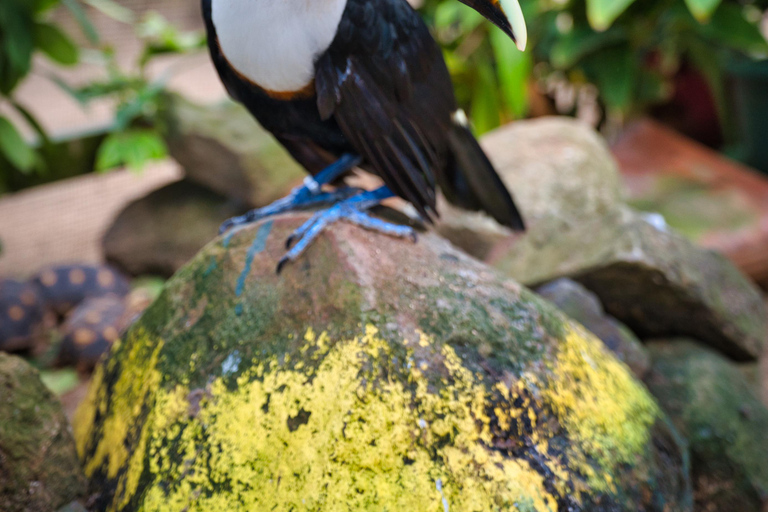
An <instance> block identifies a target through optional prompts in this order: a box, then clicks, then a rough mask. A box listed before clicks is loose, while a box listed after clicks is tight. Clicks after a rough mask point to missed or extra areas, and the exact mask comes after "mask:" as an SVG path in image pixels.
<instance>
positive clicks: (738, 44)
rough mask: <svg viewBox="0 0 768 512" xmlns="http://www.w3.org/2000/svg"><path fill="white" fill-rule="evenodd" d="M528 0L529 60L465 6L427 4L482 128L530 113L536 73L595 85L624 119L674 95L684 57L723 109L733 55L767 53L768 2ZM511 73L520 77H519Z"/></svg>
mask: <svg viewBox="0 0 768 512" xmlns="http://www.w3.org/2000/svg"><path fill="white" fill-rule="evenodd" d="M521 3H522V7H523V12H524V13H525V15H526V19H527V22H528V25H529V39H530V43H529V48H531V50H529V52H526V53H527V55H526V56H521V55H519V54H515V53H514V51H512V50H511V49H513V48H514V46H513V45H512V44H511V42H508V43H507V44H506V45H505V44H503V43H502V42H500V39H503V38H501V37H500V33H499V31H497V30H496V29H495V28H492V27H489V24H487V23H480V19H479V16H478V15H476V14H475V13H473V12H471V11H470V10H469V9H467V8H465V7H463V6H457V2H454V1H452V0H444V1H441V0H427V2H426V3H425V5H424V7H423V10H424V12H425V14H426V15H427V16H429V17H432V18H433V21H434V23H435V26H436V27H437V28H436V30H437V37H438V39H439V40H440V41H441V42H442V43H443V44H445V45H446V48H447V61H448V63H449V67H450V69H451V72H452V74H453V76H454V78H455V80H456V81H457V92H458V98H459V101H460V103H461V104H462V106H464V107H467V108H469V109H470V110H471V113H472V118H473V120H474V122H475V124H476V127H477V129H478V131H481V132H482V131H485V130H487V129H490V128H493V127H494V126H496V125H497V124H498V123H499V122H503V121H504V120H506V119H509V118H519V117H522V115H523V114H524V113H525V111H526V108H527V105H528V95H529V91H528V89H527V87H526V86H527V84H529V83H530V81H531V79H532V78H533V71H532V70H534V69H536V70H537V75H538V76H537V77H539V78H540V77H542V76H543V77H547V76H550V75H552V74H554V73H557V74H560V75H562V76H565V77H566V78H567V80H568V81H569V82H570V83H571V84H576V85H578V84H586V83H591V84H594V85H595V86H596V87H597V89H598V91H599V97H600V101H601V103H602V105H603V106H604V107H605V109H606V110H607V113H608V114H609V115H611V116H614V117H617V118H623V117H625V116H627V115H631V114H634V113H637V112H639V111H642V110H643V109H644V108H645V107H647V106H648V105H651V104H653V103H656V102H660V101H663V100H664V99H666V98H667V97H668V95H669V94H670V92H671V91H672V80H673V79H674V76H675V74H676V72H677V71H678V70H679V69H680V66H681V65H682V64H683V63H685V62H688V63H689V64H691V65H693V66H694V67H695V68H696V69H697V70H698V71H699V72H700V73H701V74H702V75H703V76H705V77H706V78H707V80H708V82H709V84H710V86H711V88H712V90H713V93H714V95H715V97H716V100H717V101H718V103H719V105H720V106H721V107H722V104H723V96H724V91H723V86H722V83H723V80H722V73H723V67H724V66H723V63H724V61H725V60H726V59H728V58H730V55H731V53H729V52H737V53H740V54H744V55H747V56H750V57H753V58H759V57H764V56H765V55H766V54H768V44H767V43H766V41H765V39H764V38H763V37H762V35H761V34H760V32H759V29H758V21H759V17H760V13H761V11H760V10H761V9H764V8H766V5H765V4H766V2H765V1H764V0H747V3H743V2H736V1H735V0H645V1H639V0H521ZM507 52H511V54H510V53H507ZM533 63H536V66H535V68H534V65H533ZM510 70H514V73H516V75H515V76H514V79H513V80H510V76H509V74H510ZM468 90H471V91H474V92H473V94H471V95H470V94H468V93H467V91H468ZM497 108H498V109H500V112H499V113H498V114H495V112H496V110H497Z"/></svg>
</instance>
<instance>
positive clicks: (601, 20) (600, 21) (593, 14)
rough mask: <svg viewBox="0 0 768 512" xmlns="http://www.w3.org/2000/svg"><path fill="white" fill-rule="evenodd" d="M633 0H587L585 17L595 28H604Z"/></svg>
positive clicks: (633, 0) (601, 29)
mask: <svg viewBox="0 0 768 512" xmlns="http://www.w3.org/2000/svg"><path fill="white" fill-rule="evenodd" d="M634 2H635V0H587V19H589V24H590V25H592V28H594V29H595V30H600V31H603V30H606V29H607V28H608V27H610V26H611V25H612V24H613V22H614V21H615V20H616V18H618V17H619V16H620V15H621V13H623V12H624V11H625V10H626V9H627V7H629V6H630V5H632V4H633V3H634Z"/></svg>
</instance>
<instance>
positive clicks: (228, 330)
mask: <svg viewBox="0 0 768 512" xmlns="http://www.w3.org/2000/svg"><path fill="white" fill-rule="evenodd" d="M306 218H307V217H306V215H291V216H283V217H278V218H275V219H273V220H269V221H266V222H263V223H261V224H258V225H256V226H252V227H249V228H247V229H243V230H241V231H238V232H236V233H234V234H229V235H228V236H226V237H224V238H220V239H218V240H216V241H214V242H212V243H211V244H210V245H208V246H207V247H206V248H205V249H204V250H203V251H202V252H201V253H200V254H198V255H197V256H196V257H195V258H194V259H193V260H192V261H191V262H190V263H189V264H188V265H187V266H185V267H184V268H183V269H181V270H180V271H179V272H178V273H177V274H176V276H175V277H174V278H173V279H172V280H171V281H170V282H169V283H168V285H167V287H166V289H165V291H164V292H163V294H162V295H161V296H160V297H159V299H158V300H157V301H156V302H155V303H154V304H153V305H152V306H151V307H150V308H149V309H148V310H147V311H146V312H145V313H144V315H143V317H142V318H141V319H140V320H139V321H138V322H137V323H135V324H134V325H133V326H132V327H131V329H130V330H129V331H128V333H127V334H126V337H125V338H124V339H123V340H122V341H120V342H119V343H118V344H117V345H116V346H115V348H114V349H113V351H112V353H111V355H110V357H109V359H108V360H107V361H106V363H104V364H103V365H101V366H99V367H98V368H97V371H96V373H95V375H94V383H95V384H94V385H93V386H92V388H91V390H90V393H89V396H88V398H87V399H86V400H85V402H84V404H83V406H82V407H81V408H80V410H79V411H78V414H77V417H76V420H75V425H76V427H75V429H76V439H77V442H78V449H79V452H80V454H81V455H82V457H83V460H84V463H85V468H86V474H87V475H88V477H89V478H90V482H91V489H92V490H93V491H98V492H100V493H101V494H100V498H99V499H98V500H97V501H96V503H95V509H96V510H104V509H107V508H109V509H110V510H137V511H143V510H157V509H158V507H160V506H161V505H162V507H163V509H164V510H168V511H174V510H178V511H181V510H186V511H190V512H191V511H195V510H201V511H202V510H233V509H237V508H243V507H245V508H250V509H254V510H296V511H299V510H339V509H350V510H424V511H434V512H442V511H443V510H445V508H446V507H448V508H449V509H450V510H462V511H463V510H467V511H468V510H474V511H482V510H500V509H501V510H511V511H514V510H517V511H545V510H549V511H551V510H571V511H580V510H590V511H601V510H603V511H609V510H610V511H619V510H632V511H637V510H644V511H662V510H663V511H667V512H668V511H677V510H690V503H691V496H690V492H689V482H688V480H687V468H688V466H687V456H686V454H685V452H683V451H682V450H681V448H680V445H679V444H678V441H677V437H676V434H675V433H674V431H673V430H670V428H671V427H670V426H669V425H670V424H669V423H668V421H667V420H666V419H665V417H664V416H663V414H662V413H661V412H660V411H659V409H658V408H657V406H656V404H655V403H654V401H653V400H652V398H651V397H650V395H648V393H647V392H646V390H645V388H644V387H643V386H642V385H641V384H640V383H638V382H637V381H636V380H634V378H633V377H632V376H631V375H630V373H629V372H628V371H627V369H626V367H625V366H624V365H622V364H620V363H619V362H618V361H617V360H616V359H615V358H614V357H613V356H612V355H611V354H610V352H609V351H607V350H606V349H605V348H604V347H603V345H602V343H600V341H599V340H597V339H596V338H594V337H593V336H592V335H590V334H589V333H588V332H587V331H585V330H584V329H583V328H581V327H580V326H578V325H576V324H574V323H572V322H570V321H569V320H568V319H567V318H566V317H565V316H563V315H562V313H560V312H559V311H557V310H556V309H555V308H553V307H552V306H550V305H549V304H547V303H546V302H545V301H543V300H541V299H539V298H538V297H536V296H535V295H534V294H532V293H531V292H528V291H527V290H525V289H524V288H522V287H521V286H519V285H517V284H516V283H514V282H512V281H509V280H504V279H502V278H500V277H499V276H498V274H496V273H495V272H494V271H492V270H491V269H489V268H488V267H486V266H484V265H482V264H480V263H478V262H476V261H475V260H472V259H470V258H468V257H466V256H465V255H463V254H462V253H460V252H458V251H457V250H455V249H454V248H453V247H452V246H451V245H450V244H448V243H447V242H445V241H444V240H442V239H440V238H437V237H436V236H435V235H432V234H427V235H424V236H422V237H421V238H420V241H419V242H418V243H417V244H413V243H411V242H409V241H404V240H396V239H393V238H390V237H386V236H383V235H379V234H374V233H370V232H367V231H364V230H361V229H359V228H355V227H353V226H350V225H347V224H343V223H342V224H339V225H335V226H333V227H332V228H331V229H329V230H328V231H326V232H325V233H324V234H323V235H322V236H321V237H320V238H319V239H318V240H317V242H316V243H315V244H314V245H312V246H311V247H310V249H309V250H308V252H307V253H306V255H305V256H304V257H302V258H301V259H300V260H299V261H298V262H296V263H294V264H291V265H289V266H288V267H286V268H285V269H284V270H283V273H282V274H281V275H279V276H278V275H276V274H275V264H276V262H277V260H278V259H279V258H280V256H281V255H282V254H283V251H284V241H285V239H286V237H287V236H288V234H289V233H291V232H292V230H293V229H294V228H295V227H297V226H298V225H299V223H300V222H302V221H303V220H304V219H306Z"/></svg>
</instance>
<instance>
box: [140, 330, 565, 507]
mask: <svg viewBox="0 0 768 512" xmlns="http://www.w3.org/2000/svg"><path fill="white" fill-rule="evenodd" d="M305 340H306V341H307V343H308V344H311V345H313V346H312V350H313V351H314V352H313V353H314V354H315V355H316V356H317V355H318V353H322V352H325V350H324V349H325V348H326V347H328V346H329V345H330V344H329V343H328V338H327V335H325V334H323V335H320V336H315V335H314V334H312V333H308V335H307V336H306V337H305ZM428 343H429V340H427V339H426V338H425V337H422V339H421V340H420V343H419V346H421V347H426V346H427V345H428ZM332 347H333V348H331V349H328V350H327V352H326V353H325V354H324V355H323V356H322V358H321V359H319V361H320V362H319V365H318V366H317V367H316V368H315V370H314V371H313V372H312V374H311V376H310V375H309V374H308V371H306V370H305V368H297V366H296V365H294V366H293V367H290V368H289V367H288V366H289V365H279V364H276V363H275V362H274V361H263V362H261V363H258V364H257V365H255V366H254V368H253V370H252V371H251V372H250V373H249V374H246V375H241V376H240V377H239V378H238V384H239V386H238V388H237V389H236V390H234V391H232V390H230V389H228V388H227V386H226V385H225V383H224V382H223V381H222V380H221V379H216V380H215V381H213V382H212V384H211V385H210V386H209V387H208V388H207V390H206V396H207V398H204V399H203V402H202V403H201V407H200V410H199V413H198V414H197V415H196V416H195V417H194V418H189V417H188V416H184V415H181V416H179V415H178V414H170V415H168V414H163V415H157V416H153V417H152V418H150V419H149V420H148V422H147V425H146V427H145V428H146V429H147V430H149V431H151V434H150V440H149V447H150V454H151V458H152V462H151V468H150V469H151V473H152V474H153V475H154V481H153V482H152V483H151V484H150V485H149V487H148V489H147V490H146V491H145V493H144V496H143V499H142V500H141V501H142V503H143V506H142V510H147V511H149V510H157V511H160V510H182V509H186V510H189V511H190V512H191V511H194V510H201V511H203V510H205V511H208V510H235V509H237V508H238V507H239V504H248V508H250V509H253V510H273V509H274V510H291V509H293V510H324V511H326V510H328V511H333V510H425V511H435V512H442V511H443V510H444V507H443V501H442V500H443V498H445V500H446V502H447V503H448V504H449V507H450V510H462V511H485V510H489V511H490V510H500V509H503V510H521V511H522V510H524V511H553V510H555V509H556V505H555V500H554V498H553V497H552V496H551V495H549V494H548V493H547V492H546V490H545V489H544V486H543V479H542V477H541V476H540V475H539V474H538V473H537V472H535V471H534V470H533V469H531V468H530V467H529V465H528V463H527V462H525V461H521V460H515V459H511V458H508V457H504V456H503V455H502V454H500V453H499V452H496V451H492V450H489V449H488V447H487V446H486V445H485V443H484V442H485V441H487V440H488V437H489V434H488V424H489V422H490V419H489V418H488V416H487V415H486V413H485V410H486V400H487V398H488V394H487V391H486V389H485V387H484V386H483V384H481V383H480V382H479V381H478V380H477V379H476V377H475V376H474V375H473V374H472V373H471V372H469V371H468V370H467V369H466V368H464V367H463V366H462V363H461V360H460V358H459V357H458V356H456V354H455V352H454V351H453V350H452V349H451V348H450V347H447V346H444V347H441V348H440V354H441V355H442V360H443V361H444V364H445V368H446V370H447V372H448V375H449V378H448V381H449V384H448V385H447V387H446V388H445V389H443V390H442V391H441V392H440V393H439V394H436V393H433V392H432V391H431V390H430V386H429V384H428V382H427V379H426V378H425V377H424V375H423V372H422V371H421V370H420V369H418V368H417V365H415V364H412V365H410V366H409V367H408V368H407V369H405V370H404V371H405V372H406V377H407V379H406V382H402V379H400V380H396V379H393V378H382V377H381V375H378V373H377V370H376V369H377V368H380V367H381V366H386V365H385V362H388V361H389V360H390V359H391V357H392V353H391V348H390V345H389V344H388V343H387V342H385V341H384V340H382V339H381V338H380V337H379V335H378V333H377V331H376V330H375V329H370V328H369V329H368V330H367V332H366V334H365V335H364V336H361V337H360V338H356V339H354V340H349V341H342V342H338V343H335V344H333V345H332ZM305 348H306V347H305ZM376 377H378V378H376ZM171 393H173V395H174V397H173V398H167V397H164V396H163V395H164V393H163V392H162V391H159V393H158V394H159V395H160V397H159V398H158V399H157V401H156V405H155V407H156V408H158V407H160V406H161V405H162V407H163V409H165V411H166V412H168V411H181V410H184V403H183V400H180V398H181V397H182V395H183V393H182V392H180V391H179V390H178V389H176V390H175V391H173V392H171ZM169 404H170V405H169ZM171 417H175V420H171ZM478 425H480V427H478ZM445 436H448V438H450V439H451V442H450V443H447V446H445V447H441V445H442V444H445V443H444V442H443V440H444V438H445ZM169 439H178V440H179V441H178V444H177V446H176V448H175V449H176V450H177V454H178V450H179V447H181V448H180V450H181V452H182V454H183V456H182V458H183V459H184V461H183V462H182V461H179V460H176V461H170V460H169V458H168V452H167V450H168V440H169ZM177 458H178V457H177ZM438 482H439V484H438Z"/></svg>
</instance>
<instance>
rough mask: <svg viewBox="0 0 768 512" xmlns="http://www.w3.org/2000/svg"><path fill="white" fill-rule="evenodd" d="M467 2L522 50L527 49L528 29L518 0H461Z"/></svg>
mask: <svg viewBox="0 0 768 512" xmlns="http://www.w3.org/2000/svg"><path fill="white" fill-rule="evenodd" d="M460 1H461V3H463V4H467V5H468V6H470V7H471V8H473V9H474V10H476V11H477V12H479V13H480V14H482V15H483V16H485V17H486V18H488V20H490V21H491V22H492V23H493V24H494V25H496V26H497V27H499V28H500V29H501V30H503V31H504V32H505V33H506V34H507V35H508V36H509V37H511V38H512V40H513V41H514V42H515V44H516V45H517V48H518V49H519V50H520V51H523V50H525V44H526V42H527V41H528V31H527V30H526V28H525V18H523V10H522V9H520V2H519V1H518V0H460Z"/></svg>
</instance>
